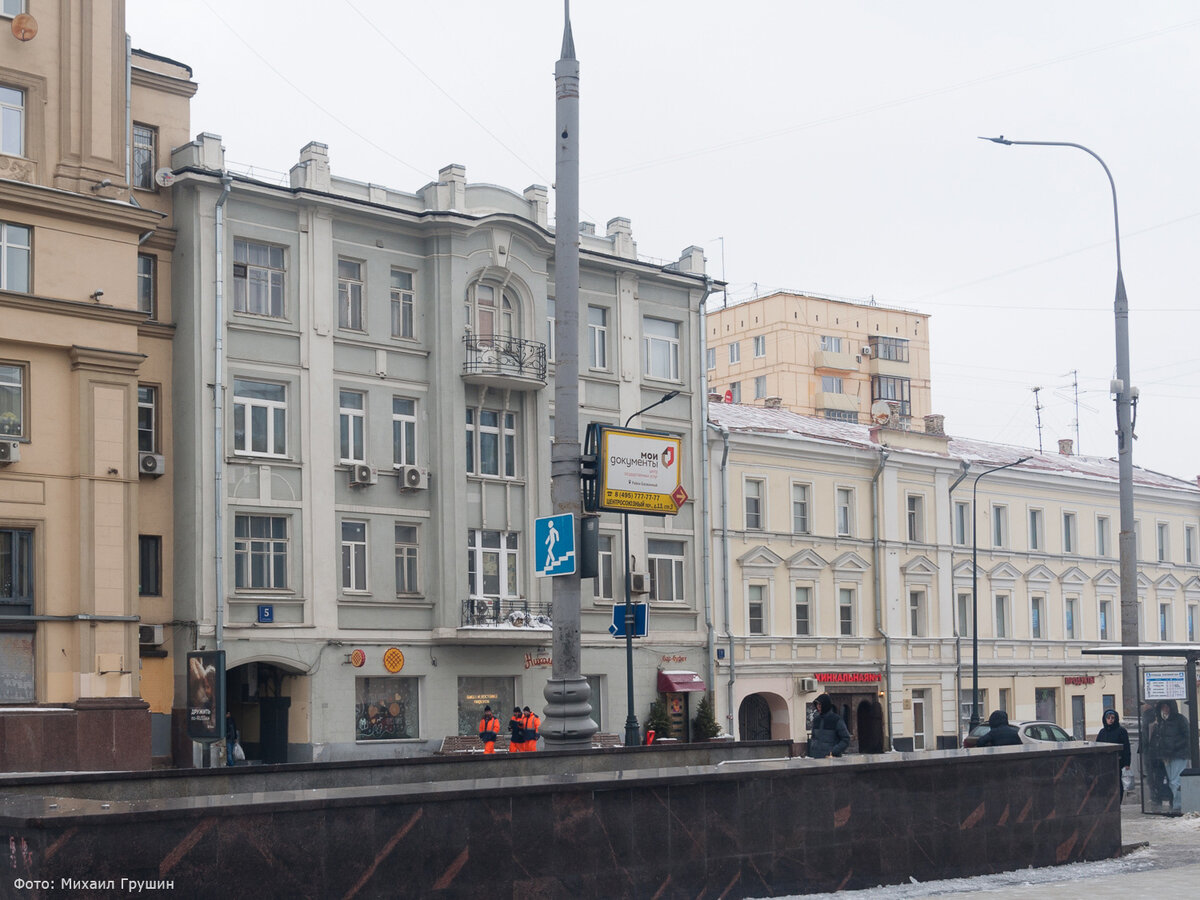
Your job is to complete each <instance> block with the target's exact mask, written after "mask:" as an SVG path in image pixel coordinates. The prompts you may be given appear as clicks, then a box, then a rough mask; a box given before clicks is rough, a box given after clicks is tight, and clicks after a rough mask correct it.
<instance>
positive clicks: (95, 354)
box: [71, 344, 146, 375]
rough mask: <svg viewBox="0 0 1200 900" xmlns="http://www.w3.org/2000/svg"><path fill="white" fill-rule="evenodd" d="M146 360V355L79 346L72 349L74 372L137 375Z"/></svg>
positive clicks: (72, 367)
mask: <svg viewBox="0 0 1200 900" xmlns="http://www.w3.org/2000/svg"><path fill="white" fill-rule="evenodd" d="M145 359H146V354H145V353H126V352H124V351H121V350H104V349H101V348H99V347H80V346H79V345H78V344H76V345H75V346H73V347H72V348H71V369H72V370H78V369H86V370H88V371H90V372H107V373H109V374H111V375H136V374H137V371H138V369H139V368H141V365H142V363H143V362H144V361H145Z"/></svg>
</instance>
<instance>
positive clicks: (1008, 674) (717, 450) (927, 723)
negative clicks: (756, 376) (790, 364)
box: [709, 402, 1200, 750]
mask: <svg viewBox="0 0 1200 900" xmlns="http://www.w3.org/2000/svg"><path fill="white" fill-rule="evenodd" d="M709 421H710V423H711V425H712V427H711V428H710V432H709V442H710V447H709V459H710V460H711V469H710V479H711V484H712V496H713V498H714V505H713V513H712V524H713V547H712V553H713V561H714V566H713V569H714V578H713V605H714V611H715V620H716V631H717V638H716V647H717V650H716V656H717V659H716V661H715V664H716V673H715V677H714V689H715V694H716V702H717V710H718V718H719V719H720V720H722V721H723V722H724V723H725V724H726V728H727V729H728V730H730V731H731V733H733V734H735V735H737V736H738V737H739V738H740V739H759V738H790V739H793V740H798V741H802V740H805V739H806V731H807V729H806V725H807V714H808V712H809V710H810V709H811V702H812V700H813V699H814V697H816V695H817V694H818V693H820V692H828V693H830V694H831V695H832V696H833V697H834V700H835V702H836V704H837V706H838V708H839V709H840V710H841V711H842V712H843V713H844V714H845V715H846V717H847V719H848V720H849V724H850V727H851V731H852V732H853V733H854V737H855V740H856V741H858V740H860V739H861V740H863V741H869V740H870V738H871V737H872V736H874V737H876V739H882V740H886V739H887V738H890V739H891V741H890V743H891V744H892V745H894V746H896V747H898V748H912V749H917V750H920V749H933V748H936V747H939V746H951V745H954V744H955V742H957V741H958V740H959V739H960V738H961V736H962V735H963V734H964V733H965V731H966V726H967V724H968V720H969V719H970V716H971V703H972V662H973V656H972V637H973V636H974V618H973V616H974V612H975V610H976V608H977V610H978V641H979V657H978V669H979V687H980V708H981V715H982V717H983V719H984V720H986V717H987V714H988V713H989V712H990V711H991V710H993V709H997V708H1002V709H1005V710H1006V711H1007V712H1008V713H1009V716H1010V718H1012V719H1013V720H1014V721H1017V720H1030V719H1050V720H1053V721H1056V722H1057V723H1058V724H1060V725H1062V726H1063V727H1064V728H1065V729H1066V730H1067V731H1069V732H1072V733H1074V734H1075V735H1076V736H1077V737H1083V736H1085V735H1087V736H1094V735H1095V733H1096V731H1097V730H1098V729H1099V727H1100V725H1101V716H1102V714H1103V710H1104V709H1105V708H1106V707H1110V706H1116V703H1117V700H1118V698H1120V696H1121V666H1120V661H1119V658H1118V657H1116V656H1084V655H1082V653H1081V651H1082V650H1083V648H1085V647H1093V646H1096V645H1098V644H1105V643H1112V644H1114V646H1115V645H1119V644H1120V597H1119V591H1120V585H1119V581H1120V579H1119V576H1118V569H1119V563H1118V559H1117V532H1118V520H1119V516H1118V476H1117V466H1116V463H1115V461H1113V460H1108V459H1102V458H1097V457H1082V456H1075V455H1072V453H1071V448H1070V446H1069V443H1070V442H1063V445H1062V447H1061V448H1060V449H1061V452H1060V453H1057V454H1038V453H1036V452H1034V451H1031V450H1027V449H1023V448H1019V447H1009V446H1004V445H997V444H989V443H984V442H981V441H971V440H963V439H957V438H951V437H949V436H946V435H944V434H942V433H941V432H942V427H941V425H942V423H941V421H940V419H939V417H933V416H931V417H929V419H928V420H927V421H926V422H925V423H924V425H925V427H924V428H923V429H920V430H918V429H912V430H904V429H901V428H897V427H889V426H875V427H869V426H865V425H856V424H849V423H843V422H836V421H829V420H827V419H824V418H817V417H811V416H801V415H797V414H795V413H792V412H790V411H787V410H783V409H769V408H761V407H752V406H748V405H736V404H724V403H716V402H713V403H710V404H709ZM1023 456H1028V457H1030V458H1029V460H1028V461H1027V462H1024V463H1021V464H1020V465H1018V466H1014V467H1013V468H1009V469H1004V470H1002V471H997V472H992V473H989V474H988V475H987V477H986V478H982V477H981V478H979V480H978V482H976V480H975V479H976V477H977V476H979V475H980V473H983V472H987V470H989V469H991V468H993V467H995V466H1001V465H1005V464H1007V463H1012V462H1015V461H1016V460H1018V459H1020V458H1021V457H1023ZM1134 480H1135V509H1136V514H1137V519H1138V526H1137V531H1138V534H1139V537H1140V541H1139V550H1138V604H1139V611H1140V623H1141V624H1140V633H1139V636H1138V637H1139V640H1140V641H1142V642H1147V643H1155V642H1162V643H1175V644H1178V643H1192V642H1195V641H1196V640H1197V628H1198V627H1200V625H1198V622H1197V620H1198V618H1200V556H1198V555H1197V553H1198V550H1197V530H1198V529H1200V488H1197V485H1196V484H1195V483H1194V482H1187V481H1182V480H1178V479H1175V478H1171V477H1169V476H1165V475H1160V474H1157V473H1154V472H1149V471H1146V470H1141V469H1137V470H1135V477H1134ZM976 484H977V486H978V489H977V503H976V504H975V505H974V508H973V504H972V491H973V488H974V487H975V486H976ZM974 529H977V533H974V531H973V530H974ZM973 552H977V553H978V569H977V572H976V573H975V574H976V576H977V581H976V580H974V579H973V577H972V574H973V573H972V556H973ZM976 602H977V604H978V605H977V607H976ZM885 746H886V744H885ZM880 749H882V747H881V748H880Z"/></svg>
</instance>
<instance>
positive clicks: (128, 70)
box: [125, 34, 133, 188]
mask: <svg viewBox="0 0 1200 900" xmlns="http://www.w3.org/2000/svg"><path fill="white" fill-rule="evenodd" d="M132 178H133V41H132V39H131V38H130V37H129V35H128V34H126V35H125V185H126V187H130V188H132V186H133V185H132V184H131V183H130V179H132Z"/></svg>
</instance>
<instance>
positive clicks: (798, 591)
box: [792, 584, 813, 637]
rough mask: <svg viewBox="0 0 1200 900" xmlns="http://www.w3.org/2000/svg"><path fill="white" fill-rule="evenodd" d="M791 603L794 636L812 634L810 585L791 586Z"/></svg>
mask: <svg viewBox="0 0 1200 900" xmlns="http://www.w3.org/2000/svg"><path fill="white" fill-rule="evenodd" d="M792 603H793V606H794V610H795V621H796V636H797V637H808V636H809V635H811V634H812V627H813V620H812V587H811V586H810V585H806V584H797V585H795V586H794V587H793V588H792Z"/></svg>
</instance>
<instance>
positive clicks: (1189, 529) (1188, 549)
mask: <svg viewBox="0 0 1200 900" xmlns="http://www.w3.org/2000/svg"><path fill="white" fill-rule="evenodd" d="M1183 561H1184V562H1185V563H1187V564H1188V565H1191V564H1192V563H1194V562H1195V561H1196V526H1195V525H1184V526H1183Z"/></svg>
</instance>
